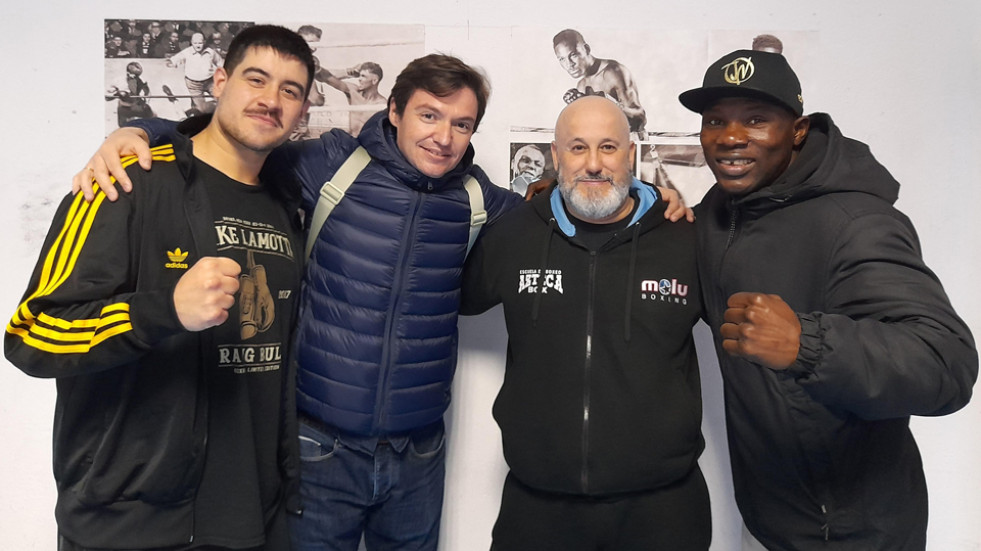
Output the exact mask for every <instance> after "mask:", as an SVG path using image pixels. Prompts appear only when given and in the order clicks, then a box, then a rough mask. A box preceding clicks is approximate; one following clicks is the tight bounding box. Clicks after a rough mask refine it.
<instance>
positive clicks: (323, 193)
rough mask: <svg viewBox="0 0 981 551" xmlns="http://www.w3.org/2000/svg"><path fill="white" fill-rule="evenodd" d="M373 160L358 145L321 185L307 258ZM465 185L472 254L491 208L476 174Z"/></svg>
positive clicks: (469, 242) (310, 229)
mask: <svg viewBox="0 0 981 551" xmlns="http://www.w3.org/2000/svg"><path fill="white" fill-rule="evenodd" d="M369 162H371V156H370V155H368V152H367V151H365V149H364V148H363V147H361V146H358V148H357V149H355V150H354V152H353V153H351V156H350V157H348V158H347V159H346V160H345V161H344V163H343V164H342V165H341V167H340V168H339V169H337V172H336V173H334V177H333V178H331V179H330V180H328V181H326V182H324V185H323V186H321V188H320V198H319V199H318V200H317V206H316V207H314V210H313V216H311V217H310V228H309V232H308V233H307V242H306V247H305V251H304V253H305V255H306V257H307V258H310V253H311V252H312V251H313V244H314V243H315V242H316V241H317V237H318V236H319V235H320V229H321V228H323V226H324V222H326V221H327V217H328V216H330V213H331V211H333V210H334V207H336V206H337V204H338V203H340V202H341V199H343V198H344V194H345V193H346V192H347V189H348V188H349V187H351V184H352V183H354V180H355V179H356V178H357V177H358V174H360V173H361V171H362V170H364V167H366V166H368V163H369ZM463 188H464V189H465V190H466V191H467V197H468V198H469V200H470V237H469V239H468V241H467V253H468V254H469V253H470V249H471V248H472V247H473V244H474V241H476V240H477V235H478V234H479V233H480V227H481V226H483V225H484V223H486V222H487V211H486V210H484V192H483V191H482V190H481V189H480V183H479V182H478V181H477V179H476V178H474V177H473V176H468V177H467V180H466V182H464V184H463Z"/></svg>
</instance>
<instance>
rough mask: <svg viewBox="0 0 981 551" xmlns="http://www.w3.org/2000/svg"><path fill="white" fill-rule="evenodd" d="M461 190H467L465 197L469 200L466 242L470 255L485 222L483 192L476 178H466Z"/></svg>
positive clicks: (485, 213) (485, 212)
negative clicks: (467, 238) (468, 237)
mask: <svg viewBox="0 0 981 551" xmlns="http://www.w3.org/2000/svg"><path fill="white" fill-rule="evenodd" d="M463 188H464V189H466V190H467V196H468V197H469V198H470V240H469V241H468V242H467V254H470V249H471V248H473V243H474V241H476V240H477V234H479V233H480V227H481V226H483V225H484V223H485V222H487V211H486V210H484V192H483V191H481V189H480V182H478V181H477V179H476V178H474V177H473V176H468V177H467V181H466V182H464V184H463Z"/></svg>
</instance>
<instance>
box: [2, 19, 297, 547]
mask: <svg viewBox="0 0 981 551" xmlns="http://www.w3.org/2000/svg"><path fill="white" fill-rule="evenodd" d="M313 73H314V63H313V56H312V55H311V53H310V49H309V48H308V47H307V45H306V42H305V41H304V40H303V39H302V38H301V37H300V36H299V35H297V34H296V33H293V32H292V31H290V30H288V29H285V28H283V27H275V26H269V25H260V26H255V27H250V28H249V29H248V30H246V31H243V32H242V33H240V34H239V35H238V36H237V37H236V38H235V40H234V41H233V42H232V44H231V47H230V48H229V53H228V59H227V60H226V63H225V66H224V68H219V69H217V70H216V71H215V75H214V78H215V86H214V94H215V97H216V98H217V100H218V104H217V107H216V111H215V113H214V116H213V117H212V118H210V120H201V119H188V120H187V121H185V122H184V123H182V125H181V126H180V127H179V130H180V132H178V133H177V134H176V135H175V136H173V142H172V143H167V144H164V145H161V146H160V147H157V148H154V150H153V152H152V156H153V159H154V165H153V168H152V170H150V171H144V170H140V169H137V167H135V166H133V165H134V164H135V159H134V158H129V159H126V160H125V164H126V166H129V167H130V168H129V177H130V178H132V180H133V181H135V182H136V186H135V189H134V191H133V192H132V193H131V194H127V195H126V196H124V197H123V198H122V199H120V200H119V201H118V202H115V203H112V202H109V201H105V198H106V197H105V194H104V192H103V190H102V189H101V188H98V187H97V188H96V192H95V198H94V200H93V201H92V202H91V203H87V202H85V201H84V200H83V197H82V196H81V195H79V196H77V197H74V198H73V197H71V196H69V197H67V198H66V199H65V200H64V201H63V202H62V204H61V206H60V207H59V209H58V212H57V214H56V215H55V220H54V223H53V224H52V226H51V230H50V232H49V233H48V236H47V238H46V240H45V243H44V247H43V249H42V253H41V257H40V260H39V261H38V264H37V267H36V268H35V271H34V274H33V275H32V277H31V281H30V285H29V287H28V291H27V293H26V294H25V296H24V299H23V302H22V304H21V305H20V306H19V307H18V309H17V311H16V312H15V313H14V315H13V317H12V319H11V321H10V323H9V324H8V325H7V331H6V335H5V339H4V347H5V353H6V356H7V359H8V360H10V362H11V363H12V364H14V365H16V366H17V367H19V368H20V369H22V370H23V371H25V372H26V373H28V374H29V375H33V376H36V377H53V378H55V379H56V381H57V387H58V402H57V406H56V411H55V423H54V475H55V480H56V481H57V486H58V501H57V505H56V508H55V515H56V517H57V521H58V531H59V542H58V549H59V550H60V551H102V550H106V549H130V550H137V549H146V550H149V549H156V550H159V549H167V550H173V551H187V550H190V549H209V550H218V549H240V550H244V549H248V550H251V551H259V550H262V551H287V550H288V549H289V537H288V529H287V521H286V509H287V507H290V508H291V509H293V510H296V509H297V507H298V505H297V503H298V501H299V500H298V497H299V496H298V495H297V490H296V485H297V479H298V477H299V472H298V471H299V466H298V464H299V459H298V457H297V455H298V452H297V446H296V443H297V438H298V436H297V427H296V405H295V401H294V395H295V375H296V373H295V370H294V369H293V368H292V367H291V365H293V364H291V363H290V358H289V357H288V353H289V351H290V344H291V341H292V335H293V322H294V319H295V315H296V310H297V304H298V303H299V292H300V277H301V274H302V270H301V257H300V255H301V254H302V245H301V243H300V232H301V228H300V222H299V219H298V217H297V215H296V209H297V205H298V203H299V197H298V194H297V193H296V190H295V189H293V188H289V187H279V186H278V185H276V184H275V183H274V182H272V181H270V180H268V179H265V178H264V177H263V176H261V175H260V170H261V168H262V166H263V164H264V163H265V162H266V158H267V156H268V155H269V152H270V151H272V150H273V149H274V148H275V147H277V146H279V145H280V144H282V143H283V142H284V141H285V140H286V139H287V137H288V136H289V134H290V132H291V131H292V128H293V126H295V125H296V123H297V121H299V120H300V117H301V116H302V115H303V114H304V113H305V112H306V109H307V102H306V92H307V90H308V89H309V87H310V85H311V83H312V82H313ZM236 295H237V296H236ZM288 502H289V505H288Z"/></svg>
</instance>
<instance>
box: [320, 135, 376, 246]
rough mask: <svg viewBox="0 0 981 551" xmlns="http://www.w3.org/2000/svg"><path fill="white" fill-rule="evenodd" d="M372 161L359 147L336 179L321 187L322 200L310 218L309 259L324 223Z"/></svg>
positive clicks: (340, 169) (338, 171) (336, 174)
mask: <svg viewBox="0 0 981 551" xmlns="http://www.w3.org/2000/svg"><path fill="white" fill-rule="evenodd" d="M370 161H371V156H370V155H368V152H367V151H365V149H364V148H363V147H361V146H358V148H357V149H355V150H354V152H353V153H351V156H350V157H348V158H347V160H345V161H344V164H342V165H341V168H339V169H337V172H336V173H335V174H334V177H333V178H331V179H330V180H327V181H326V182H324V185H323V186H321V188H320V198H319V199H318V200H317V206H316V207H315V208H314V209H313V216H311V218H310V231H309V232H308V233H307V244H306V248H305V254H306V257H307V258H310V252H311V251H312V250H313V244H314V242H316V241H317V236H319V235H320V228H322V227H323V226H324V222H326V221H327V217H328V216H330V212H331V211H332V210H334V207H336V206H337V203H340V202H341V199H343V198H344V194H345V193H347V188H349V187H351V184H352V183H354V179H355V178H357V177H358V174H361V171H362V170H364V167H366V166H368V163H369V162H370Z"/></svg>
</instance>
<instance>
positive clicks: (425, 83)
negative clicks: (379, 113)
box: [388, 54, 490, 131]
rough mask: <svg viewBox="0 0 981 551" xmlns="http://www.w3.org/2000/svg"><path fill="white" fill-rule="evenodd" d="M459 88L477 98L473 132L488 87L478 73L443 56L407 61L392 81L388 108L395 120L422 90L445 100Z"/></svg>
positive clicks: (478, 123) (486, 97) (455, 59)
mask: <svg viewBox="0 0 981 551" xmlns="http://www.w3.org/2000/svg"><path fill="white" fill-rule="evenodd" d="M463 88H470V89H471V90H473V93H474V95H475V96H477V118H476V119H475V120H474V123H473V129H474V131H476V130H477V126H479V125H480V119H482V118H483V117H484V111H485V110H486V109H487V99H488V98H489V97H490V84H489V83H488V82H487V77H485V76H484V75H483V74H482V73H481V72H480V71H478V70H477V69H474V68H473V67H471V66H469V65H467V64H466V63H464V62H463V61H462V60H461V59H460V58H458V57H454V56H451V55H447V54H429V55H427V56H424V57H420V58H419V59H415V60H413V61H411V62H410V63H409V64H408V65H406V66H405V69H402V72H401V73H399V76H397V77H395V84H394V85H393V86H392V95H391V97H390V98H389V99H388V104H389V106H394V107H395V113H397V114H398V115H399V116H402V114H403V113H404V112H405V106H406V105H407V104H408V103H409V98H410V97H412V94H413V93H415V91H416V90H419V89H422V90H425V91H427V92H429V93H430V94H432V95H434V96H437V97H446V96H449V95H451V94H453V93H455V92H456V91H458V90H461V89H463Z"/></svg>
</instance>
